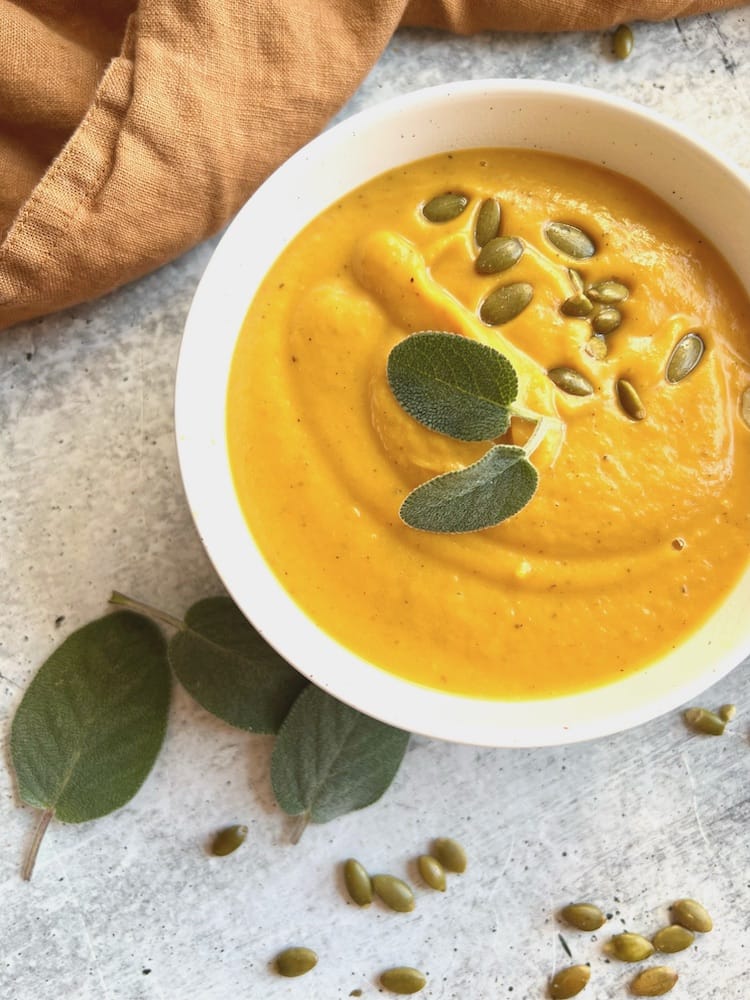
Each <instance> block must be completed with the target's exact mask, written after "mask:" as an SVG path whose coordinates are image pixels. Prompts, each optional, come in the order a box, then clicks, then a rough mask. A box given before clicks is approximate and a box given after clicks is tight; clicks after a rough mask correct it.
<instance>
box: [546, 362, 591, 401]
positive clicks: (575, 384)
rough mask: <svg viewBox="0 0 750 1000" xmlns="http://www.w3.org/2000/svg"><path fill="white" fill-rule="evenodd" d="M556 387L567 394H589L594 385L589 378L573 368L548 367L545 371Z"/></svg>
mask: <svg viewBox="0 0 750 1000" xmlns="http://www.w3.org/2000/svg"><path fill="white" fill-rule="evenodd" d="M547 374H548V375H549V377H550V378H551V379H552V381H553V382H554V383H555V385H556V386H557V388H558V389H562V391H563V392H567V393H568V395H569V396H590V395H591V394H592V393H593V391H594V387H593V385H592V384H591V383H590V382H589V380H588V379H587V378H586V377H585V376H584V375H581V373H580V372H577V371H575V370H574V369H573V368H563V367H560V368H550V370H549V371H548V372H547Z"/></svg>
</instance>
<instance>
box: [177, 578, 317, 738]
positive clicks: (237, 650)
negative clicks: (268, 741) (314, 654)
mask: <svg viewBox="0 0 750 1000" xmlns="http://www.w3.org/2000/svg"><path fill="white" fill-rule="evenodd" d="M180 624H181V625H182V627H181V628H180V629H179V630H178V631H177V632H176V633H175V635H173V636H172V639H171V640H170V642H169V662H170V663H171V665H172V669H173V670H174V672H175V675H176V677H177V679H178V680H179V681H180V683H181V684H182V686H183V687H184V688H185V689H186V690H187V691H188V692H189V693H190V694H191V695H192V696H193V698H195V700H196V701H197V702H198V703H199V704H200V705H202V706H203V707H204V708H205V709H207V710H208V711H209V712H211V713H212V714H213V715H216V716H218V717H219V718H220V719H223V720H224V721H225V722H228V723H229V724H230V725H232V726H237V727H238V728H239V729H245V730H249V731H250V732H253V733H275V732H277V731H278V729H279V726H280V725H281V723H282V722H283V721H284V717H285V716H286V714H287V712H288V711H289V709H290V708H291V707H292V704H293V703H294V700H295V698H296V697H297V695H298V694H299V693H300V691H301V690H302V689H303V688H304V687H305V685H306V684H307V681H306V680H305V678H304V677H303V676H302V675H301V674H299V673H298V672H297V671H296V670H294V668H293V667H291V666H290V665H289V664H288V663H287V662H286V660H285V659H283V658H282V657H281V656H279V654H278V653H277V652H276V650H275V649H273V648H272V647H271V646H269V644H268V643H267V642H266V640H265V639H264V638H263V637H262V636H261V635H260V633H259V632H257V631H256V630H255V629H254V628H253V626H252V625H251V624H250V622H249V621H248V620H247V619H246V618H245V616H244V615H243V614H242V612H241V611H240V610H239V608H238V607H237V605H236V604H235V603H234V602H233V601H231V600H230V599H229V598H228V597H208V598H206V599H205V600H202V601H198V602H197V604H194V605H193V606H192V607H191V608H190V610H189V611H188V612H187V614H186V615H185V621H184V623H180Z"/></svg>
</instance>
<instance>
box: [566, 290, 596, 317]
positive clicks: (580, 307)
mask: <svg viewBox="0 0 750 1000" xmlns="http://www.w3.org/2000/svg"><path fill="white" fill-rule="evenodd" d="M593 308H594V307H593V305H592V303H591V299H589V298H587V297H586V296H585V295H584V294H583V293H582V292H581V293H579V294H577V295H571V296H570V298H569V299H566V300H565V301H564V302H563V304H562V305H561V306H560V312H561V313H563V314H564V315H565V316H588V314H589V313H590V312H591V310H592V309H593Z"/></svg>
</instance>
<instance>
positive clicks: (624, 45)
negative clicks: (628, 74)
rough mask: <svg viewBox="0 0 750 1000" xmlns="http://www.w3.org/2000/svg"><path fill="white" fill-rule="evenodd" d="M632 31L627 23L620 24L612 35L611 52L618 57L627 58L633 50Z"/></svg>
mask: <svg viewBox="0 0 750 1000" xmlns="http://www.w3.org/2000/svg"><path fill="white" fill-rule="evenodd" d="M633 41H634V39H633V32H632V30H631V29H630V28H629V27H628V25H627V24H621V25H620V27H619V28H618V29H617V31H616V32H615V33H614V35H613V36H612V52H613V54H614V55H615V56H616V57H617V58H618V59H627V58H628V56H629V55H630V53H631V52H632V51H633Z"/></svg>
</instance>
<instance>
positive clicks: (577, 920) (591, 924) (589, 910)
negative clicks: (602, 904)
mask: <svg viewBox="0 0 750 1000" xmlns="http://www.w3.org/2000/svg"><path fill="white" fill-rule="evenodd" d="M560 916H561V917H562V918H563V920H564V921H565V922H566V923H569V924H570V925H571V926H572V927H577V928H578V930H579V931H595V930H598V929H599V928H600V927H601V926H602V924H604V923H606V920H607V918H606V917H605V916H604V914H603V913H602V911H601V910H600V909H599V907H598V906H594V904H593V903H571V904H570V905H569V906H566V907H564V908H563V909H562V910H561V911H560Z"/></svg>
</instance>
